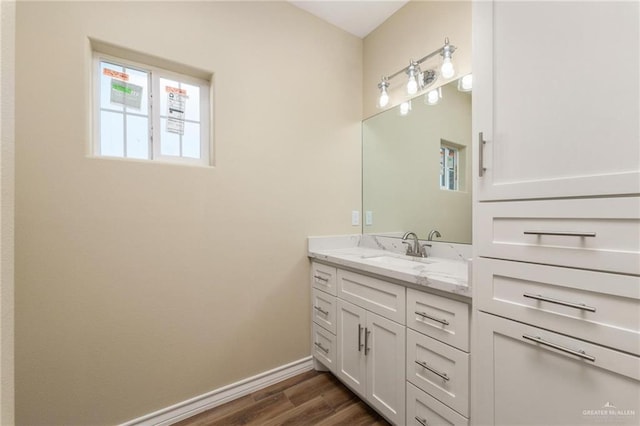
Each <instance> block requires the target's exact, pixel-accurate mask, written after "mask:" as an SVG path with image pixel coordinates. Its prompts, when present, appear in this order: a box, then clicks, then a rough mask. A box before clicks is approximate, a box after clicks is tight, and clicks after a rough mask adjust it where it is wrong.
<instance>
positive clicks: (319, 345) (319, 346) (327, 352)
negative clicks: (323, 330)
mask: <svg viewBox="0 0 640 426" xmlns="http://www.w3.org/2000/svg"><path fill="white" fill-rule="evenodd" d="M314 345H316V346H317V347H318V349H320V350H321V351H322V352H324V353H325V354H327V355H329V349H326V348H324V347H323V346H322V343H318V342H315V343H314Z"/></svg>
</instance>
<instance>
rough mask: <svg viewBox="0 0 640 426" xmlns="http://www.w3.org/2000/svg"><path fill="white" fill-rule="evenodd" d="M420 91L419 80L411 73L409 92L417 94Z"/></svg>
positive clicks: (408, 82)
mask: <svg viewBox="0 0 640 426" xmlns="http://www.w3.org/2000/svg"><path fill="white" fill-rule="evenodd" d="M416 93H418V80H416V76H415V74H413V73H412V74H409V81H407V94H409V95H415V94H416Z"/></svg>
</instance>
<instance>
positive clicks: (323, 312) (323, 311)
mask: <svg viewBox="0 0 640 426" xmlns="http://www.w3.org/2000/svg"><path fill="white" fill-rule="evenodd" d="M313 309H315V310H316V311H318V312H320V313H321V314H324V315H329V311H325V310H324V309H322V308H321V307H320V306H314V307H313Z"/></svg>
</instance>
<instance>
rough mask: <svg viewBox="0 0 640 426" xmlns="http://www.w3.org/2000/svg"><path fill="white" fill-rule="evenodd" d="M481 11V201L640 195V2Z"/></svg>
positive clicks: (477, 73)
mask: <svg viewBox="0 0 640 426" xmlns="http://www.w3.org/2000/svg"><path fill="white" fill-rule="evenodd" d="M472 7H473V43H474V44H473V127H474V129H475V130H474V134H475V135H476V138H478V139H476V142H477V143H479V140H480V135H479V133H480V132H482V139H483V140H484V141H485V142H486V143H484V144H481V143H480V145H481V146H480V148H481V149H480V150H479V151H478V145H477V143H476V144H474V154H473V158H474V159H476V161H474V163H475V164H474V168H475V172H474V175H475V176H478V175H479V173H480V170H479V169H478V167H479V166H480V163H482V168H486V170H484V172H483V174H482V177H479V178H478V179H477V191H476V194H477V198H478V199H479V200H481V201H489V200H507V199H532V198H557V197H574V196H595V195H597V196H603V195H614V194H637V193H640V173H639V171H638V159H639V158H640V143H638V141H639V140H640V135H639V133H640V129H639V126H638V117H639V116H640V103H639V102H638V92H639V91H640V81H639V80H640V79H639V78H638V75H640V69H639V61H638V52H639V51H640V34H639V31H640V30H639V29H638V28H639V26H638V22H639V21H640V12H639V8H640V5H639V4H638V2H635V1H630V2H613V1H612V2H607V1H597V2H539V1H529V2H514V1H493V2H492V1H478V2H474V3H473V6H472ZM474 243H475V241H474Z"/></svg>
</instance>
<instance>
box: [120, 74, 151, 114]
mask: <svg viewBox="0 0 640 426" xmlns="http://www.w3.org/2000/svg"><path fill="white" fill-rule="evenodd" d="M125 72H126V73H127V75H128V76H129V81H128V83H130V84H135V85H136V86H140V87H142V104H141V106H140V109H137V108H131V107H127V109H130V110H132V111H135V112H136V113H138V114H142V115H148V114H149V87H148V86H149V74H148V73H146V72H144V71H138V70H134V69H131V68H126V69H125Z"/></svg>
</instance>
